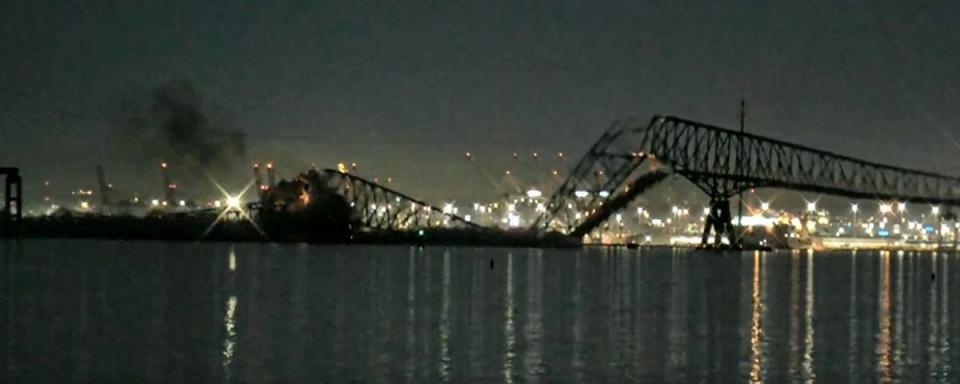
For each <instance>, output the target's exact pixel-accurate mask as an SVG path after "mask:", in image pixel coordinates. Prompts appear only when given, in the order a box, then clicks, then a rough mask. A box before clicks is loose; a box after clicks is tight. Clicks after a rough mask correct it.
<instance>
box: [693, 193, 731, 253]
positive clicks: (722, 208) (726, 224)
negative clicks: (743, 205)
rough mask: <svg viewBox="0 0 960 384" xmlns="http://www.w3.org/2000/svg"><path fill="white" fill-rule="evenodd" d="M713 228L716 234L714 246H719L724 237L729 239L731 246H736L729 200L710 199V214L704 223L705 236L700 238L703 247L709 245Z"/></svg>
mask: <svg viewBox="0 0 960 384" xmlns="http://www.w3.org/2000/svg"><path fill="white" fill-rule="evenodd" d="M711 228H712V229H713V232H714V240H713V244H714V246H719V245H720V244H721V243H722V239H723V237H724V236H726V237H727V241H729V242H730V245H731V246H733V245H735V244H736V238H735V234H734V229H733V215H732V214H731V212H730V199H729V198H711V199H710V214H708V215H707V217H706V219H704V221H703V236H702V237H701V238H700V245H701V246H706V245H707V242H708V240H709V238H710V230H711Z"/></svg>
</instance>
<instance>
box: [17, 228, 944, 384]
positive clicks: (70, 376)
mask: <svg viewBox="0 0 960 384" xmlns="http://www.w3.org/2000/svg"><path fill="white" fill-rule="evenodd" d="M0 261H2V266H0V271H2V275H0V281H2V282H3V287H2V291H0V305H2V309H0V311H2V313H4V316H0V325H2V330H0V332H2V334H3V335H4V336H5V337H4V338H3V339H2V340H3V341H5V342H3V343H2V345H0V378H4V379H5V380H0V382H17V383H20V382H24V383H30V382H38V383H48V382H105V381H110V382H203V383H215V382H384V383H395V382H400V383H402V382H409V383H426V382H453V383H464V382H491V383H498V382H506V383H511V382H515V383H521V382H530V383H532V382H544V383H557V382H570V383H577V382H584V383H597V382H716V381H724V382H751V381H754V382H760V381H763V382H771V383H781V382H810V381H819V382H858V383H866V382H904V383H914V382H951V381H952V382H956V381H957V380H958V378H957V377H958V374H960V372H955V370H956V367H957V364H958V363H960V352H958V350H957V344H958V343H960V321H952V322H951V320H955V319H957V318H958V316H960V313H958V311H960V299H958V298H957V296H956V295H952V294H951V292H952V291H951V290H954V291H955V288H951V281H953V282H955V283H954V284H957V283H960V276H958V267H957V256H956V255H954V254H945V253H940V254H937V253H932V252H922V253H921V252H906V253H901V252H824V253H813V252H797V251H794V252H789V251H786V252H772V253H759V252H756V253H752V252H744V253H728V254H712V253H702V252H693V251H689V250H671V249H653V250H625V249H621V250H611V249H582V250H557V249H544V250H541V249H509V248H457V247H451V248H444V247H427V248H417V247H406V246H397V247H380V246H377V247H367V246H306V245H268V244H212V243H203V244H200V243H195V244H191V243H161V242H114V241H81V240H22V241H20V242H19V243H18V244H17V243H13V242H4V243H0Z"/></svg>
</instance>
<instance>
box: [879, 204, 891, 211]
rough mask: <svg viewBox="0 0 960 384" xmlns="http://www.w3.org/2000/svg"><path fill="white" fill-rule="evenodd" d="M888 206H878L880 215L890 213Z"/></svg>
mask: <svg viewBox="0 0 960 384" xmlns="http://www.w3.org/2000/svg"><path fill="white" fill-rule="evenodd" d="M890 209H891V206H890V204H880V213H890Z"/></svg>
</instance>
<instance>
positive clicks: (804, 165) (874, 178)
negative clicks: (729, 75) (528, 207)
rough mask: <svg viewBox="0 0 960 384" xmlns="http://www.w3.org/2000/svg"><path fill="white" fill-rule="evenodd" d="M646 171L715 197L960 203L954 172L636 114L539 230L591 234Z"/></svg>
mask: <svg viewBox="0 0 960 384" xmlns="http://www.w3.org/2000/svg"><path fill="white" fill-rule="evenodd" d="M642 164H649V166H641V165H642ZM646 172H665V173H667V174H676V175H680V176H683V177H684V178H686V179H688V180H690V181H691V182H692V183H693V184H694V185H696V186H697V187H699V188H700V189H702V190H703V191H704V192H705V193H706V194H707V195H708V196H710V198H711V199H715V200H728V199H729V198H730V197H731V196H733V195H735V194H737V193H739V192H741V191H744V190H747V189H751V188H782V189H790V190H797V191H807V192H816V193H823V194H830V195H837V196H844V197H849V198H856V199H880V200H896V201H899V202H908V203H927V204H943V205H948V206H960V178H957V177H952V176H947V175H942V174H936V173H932V172H925V171H919V170H912V169H907V168H901V167H896V166H890V165H884V164H878V163H873V162H869V161H864V160H859V159H855V158H852V157H849V156H844V155H840V154H836V153H831V152H827V151H823V150H819V149H814V148H810V147H806V146H802V145H798V144H792V143H788V142H784V141H780V140H776V139H771V138H767V137H763V136H758V135H753V134H748V133H740V132H737V131H733V130H729V129H725V128H721V127H717V126H712V125H708V124H703V123H698V122H695V121H691V120H686V119H682V118H679V117H672V116H654V117H653V118H652V119H651V120H650V121H649V123H648V124H646V125H644V124H642V122H640V121H637V120H633V119H628V120H623V121H617V122H614V123H613V125H612V126H611V127H610V129H608V130H607V131H606V132H604V134H603V135H602V136H601V137H600V139H599V140H597V142H596V143H595V144H594V145H593V146H592V147H591V148H590V150H589V151H588V152H587V154H586V155H585V156H584V157H583V158H582V159H581V160H580V162H579V163H578V164H577V165H576V167H575V168H574V171H573V172H572V173H571V174H570V176H569V177H568V178H567V180H566V181H565V182H564V184H563V185H562V186H561V187H560V188H559V189H558V190H557V192H556V193H555V194H554V195H553V196H552V197H551V200H550V203H549V204H548V206H547V210H546V212H545V213H543V214H542V215H541V216H540V217H539V218H538V219H537V221H536V222H535V223H534V228H536V229H538V230H555V231H559V232H562V233H567V234H576V235H582V234H583V233H588V232H589V231H590V230H592V229H593V228H595V227H596V225H599V224H600V223H599V222H597V220H595V219H593V218H591V216H592V213H595V212H598V211H604V212H607V211H609V212H614V211H617V210H619V209H622V208H623V207H625V206H626V205H627V204H628V203H629V200H630V199H624V198H623V194H625V193H630V192H629V189H630V180H631V179H636V178H639V177H641V176H642V175H643V173H646ZM611 203H614V205H610V204H611ZM602 206H605V208H603V209H602V210H601V209H599V208H598V207H602ZM577 212H579V214H578V213H577ZM606 215H607V216H609V213H606ZM582 225H585V226H582Z"/></svg>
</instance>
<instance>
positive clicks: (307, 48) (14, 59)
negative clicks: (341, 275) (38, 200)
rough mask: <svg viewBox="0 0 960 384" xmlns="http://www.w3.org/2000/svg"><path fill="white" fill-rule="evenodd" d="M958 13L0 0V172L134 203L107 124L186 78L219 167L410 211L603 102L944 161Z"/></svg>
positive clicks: (847, 150) (133, 175) (944, 5)
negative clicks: (399, 204) (346, 190)
mask: <svg viewBox="0 0 960 384" xmlns="http://www.w3.org/2000/svg"><path fill="white" fill-rule="evenodd" d="M111 3H112V4H111ZM107 4H109V5H107ZM398 4H404V5H402V6H401V5H398ZM958 20H960V2H956V1H902V0H901V1H891V0H883V1H784V2H777V1H755V2H746V1H744V2H738V3H737V4H736V5H734V3H733V2H717V1H711V2H694V1H620V2H603V3H602V4H601V2H596V1H516V2H505V1H478V2H471V3H467V2H456V1H447V0H442V1H430V2H412V1H404V2H363V1H337V2H331V1H307V0H291V1H237V0H209V1H196V2H194V1H149V2H144V1H133V0H131V1H114V2H110V1H103V2H99V1H68V0H57V1H42V0H29V1H21V0H5V1H3V2H2V5H0V49H2V51H3V52H2V55H0V142H2V145H3V147H2V149H0V165H15V166H20V167H21V168H22V172H23V173H24V176H25V178H26V179H27V194H28V195H27V196H28V198H34V199H35V197H32V196H31V194H32V193H35V192H32V191H36V190H37V188H38V185H39V183H40V181H41V180H44V179H48V180H53V181H54V183H55V184H57V185H59V186H61V187H62V188H63V189H64V190H66V189H69V188H75V187H81V186H82V187H87V188H93V187H94V186H95V178H94V166H95V165H96V164H97V163H103V164H104V166H105V167H106V169H107V172H108V176H109V177H110V178H111V181H112V182H113V183H114V184H117V185H118V187H119V188H121V189H123V190H128V191H140V192H141V194H142V195H151V194H153V195H157V194H159V193H160V191H159V189H160V180H159V175H158V171H157V170H156V166H155V164H156V162H157V161H159V159H157V158H151V157H152V155H143V156H140V157H137V156H134V155H135V153H134V154H133V155H132V154H131V151H130V148H124V145H123V143H122V142H121V141H118V140H116V136H117V135H118V132H122V131H123V130H125V129H127V127H125V126H124V124H125V123H124V122H123V120H122V119H120V118H118V117H117V116H122V115H124V114H125V113H127V111H126V110H125V109H124V107H123V105H124V103H123V100H128V99H130V98H137V97H139V96H137V95H141V94H143V95H147V94H149V93H150V92H151V90H153V89H155V88H157V87H160V86H163V85H164V84H168V83H170V82H176V81H189V82H190V83H191V84H193V85H194V86H195V87H196V89H197V91H198V93H200V94H202V97H203V102H204V105H205V106H206V107H207V108H208V109H209V111H210V112H209V113H210V114H211V116H214V119H215V120H216V121H217V122H218V123H217V124H218V125H219V126H222V127H228V128H229V129H237V130H240V131H243V132H244V133H246V135H247V142H246V147H247V154H246V159H243V160H242V161H240V162H238V164H237V166H236V168H237V169H236V172H235V173H237V174H242V175H244V176H247V170H246V167H247V165H248V164H249V163H250V162H251V161H255V160H261V161H263V160H274V161H276V162H277V164H278V167H279V169H280V170H281V175H283V176H290V175H292V174H293V173H294V171H299V170H303V169H306V168H307V167H309V165H310V163H316V164H317V165H318V166H319V167H334V166H335V164H336V163H337V162H338V161H345V162H357V163H358V165H359V169H358V172H359V173H360V174H361V175H365V176H369V177H370V178H373V177H380V178H385V177H387V176H391V177H394V178H395V179H396V182H395V183H394V187H395V188H397V189H399V190H401V191H404V192H407V193H409V194H410V195H413V196H417V197H422V198H424V199H426V200H428V201H432V202H439V201H449V200H457V201H470V200H474V199H481V200H489V199H494V198H496V197H497V196H499V195H500V194H502V193H503V192H505V191H507V190H510V189H511V188H513V187H526V186H529V184H534V183H536V182H542V180H547V179H549V178H548V177H547V172H548V171H549V169H552V168H560V169H566V168H569V167H572V165H573V163H574V162H575V160H576V159H577V158H578V157H579V156H580V155H581V154H583V153H584V151H585V150H586V149H587V148H588V146H589V145H590V144H592V142H593V141H594V140H595V139H596V138H597V137H598V136H599V135H600V134H601V133H602V131H603V130H604V129H606V128H607V126H608V125H609V124H610V122H611V121H613V120H616V119H620V118H623V117H626V116H636V117H639V118H642V119H647V118H649V116H651V115H654V114H671V115H678V116H683V117H686V118H690V119H694V120H699V121H703V122H708V123H712V124H718V125H723V126H728V127H735V126H736V124H737V115H738V105H739V101H740V98H741V97H745V98H746V100H747V104H748V121H747V129H748V131H750V132H754V133H757V134H761V135H766V136H771V137H775V138H779V139H784V140H788V141H793V142H797V143H801V144H805V145H810V146H814V147H819V148H823V149H826V150H831V151H837V152H841V153H844V154H848V155H851V156H855V157H860V158H864V159H868V160H873V161H878V162H884V163H891V164H896V165H903V166H908V167H914V168H921V169H925V170H931V171H937V172H942V173H949V174H957V172H958V170H960V145H958V144H957V143H956V141H955V140H954V139H958V140H960V112H958V111H960V109H958V108H957V107H958V106H960V90H958V89H960V45H958V42H960V21H958ZM131 95H133V96H131ZM468 150H469V151H471V152H472V153H473V154H474V156H475V157H476V161H475V162H474V163H473V164H471V163H468V162H466V161H465V160H464V157H463V153H464V152H465V151H468ZM533 151H539V152H540V153H541V154H543V155H544V156H543V157H544V159H542V160H541V161H540V163H533V162H532V161H530V160H529V157H530V156H529V154H530V153H531V152H533ZM557 151H564V152H565V153H566V154H567V155H568V159H567V161H566V164H565V165H564V164H561V163H559V162H554V163H549V162H547V163H544V162H546V160H545V159H546V158H549V157H551V156H553V155H555V154H556V152H557ZM513 152H519V153H520V154H521V156H522V157H523V159H524V160H522V161H520V162H519V163H516V162H515V161H514V160H512V159H511V154H512V153H513ZM507 167H511V168H515V169H517V171H516V173H518V176H519V179H520V180H519V185H516V186H515V185H513V184H512V183H513V182H514V181H511V180H507V179H506V178H505V176H503V170H504V169H505V168H507ZM214 177H217V178H223V179H225V180H226V179H237V177H236V176H233V175H214Z"/></svg>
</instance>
